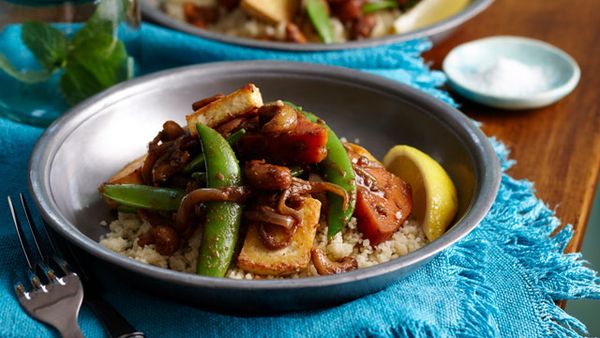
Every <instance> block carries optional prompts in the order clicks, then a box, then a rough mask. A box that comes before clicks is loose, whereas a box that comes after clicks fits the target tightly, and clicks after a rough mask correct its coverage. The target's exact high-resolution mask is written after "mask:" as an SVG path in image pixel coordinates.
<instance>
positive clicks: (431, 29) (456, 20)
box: [141, 0, 494, 52]
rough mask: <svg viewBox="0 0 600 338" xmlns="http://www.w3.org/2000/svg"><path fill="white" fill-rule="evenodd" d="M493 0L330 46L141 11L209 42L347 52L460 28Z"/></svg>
mask: <svg viewBox="0 0 600 338" xmlns="http://www.w3.org/2000/svg"><path fill="white" fill-rule="evenodd" d="M493 1H494V0H472V2H471V3H470V4H469V5H468V6H467V7H466V8H465V9H464V10H462V11H461V12H459V13H457V14H455V15H452V16H450V17H448V18H446V19H444V20H442V21H440V22H438V23H435V24H433V25H429V26H426V27H423V28H420V29H417V30H414V31H410V32H406V33H401V34H393V35H387V36H384V37H380V38H372V39H365V40H360V41H350V42H344V43H335V44H329V45H326V44H321V43H306V44H296V43H286V42H276V41H262V40H255V39H250V38H242V37H236V36H231V35H226V34H222V33H216V32H211V31H208V30H203V29H199V28H195V27H194V26H191V25H188V24H186V23H184V22H181V21H179V20H177V19H174V18H171V17H169V16H168V15H167V14H165V13H163V12H162V11H160V10H159V9H156V8H154V7H152V6H151V5H149V4H147V3H146V1H141V9H142V13H143V15H144V16H145V17H148V18H150V19H151V20H152V21H154V22H156V23H159V24H160V25H161V26H164V27H169V28H172V29H175V30H178V31H182V32H185V33H188V34H192V35H196V36H200V37H203V38H206V39H209V40H214V41H218V42H224V43H228V44H233V45H239V46H244V47H251V48H259V49H271V50H282V51H292V52H319V51H334V50H344V49H358V48H371V47H377V46H380V45H386V44H392V43H397V42H403V41H408V40H413V39H418V38H423V37H429V36H433V35H437V34H441V33H443V32H446V31H449V30H451V29H453V28H456V27H458V26H460V25H461V24H463V23H464V22H466V21H468V20H469V19H471V18H473V17H474V16H476V15H477V14H479V13H481V12H483V11H484V10H485V9H486V8H488V7H489V6H490V5H491V4H492V2H493Z"/></svg>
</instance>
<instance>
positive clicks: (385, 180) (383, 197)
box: [347, 144, 412, 245]
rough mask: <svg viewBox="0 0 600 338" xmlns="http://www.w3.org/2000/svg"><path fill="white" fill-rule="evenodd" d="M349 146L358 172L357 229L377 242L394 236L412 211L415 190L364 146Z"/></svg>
mask: <svg viewBox="0 0 600 338" xmlns="http://www.w3.org/2000/svg"><path fill="white" fill-rule="evenodd" d="M347 149H348V154H349V155H350V158H351V159H352V162H353V163H354V166H355V171H356V174H357V183H358V187H357V196H356V197H357V198H356V209H355V211H354V216H356V218H357V220H358V229H359V230H360V231H361V232H362V233H363V235H364V236H365V237H366V238H368V239H369V241H370V243H371V244H372V245H377V244H379V243H381V242H384V241H386V240H388V239H389V238H390V237H392V235H393V234H394V233H395V232H396V231H397V230H398V229H399V228H400V227H401V226H402V223H404V221H406V219H407V218H408V216H409V215H410V213H411V211H412V190H411V187H410V185H409V184H408V183H406V182H404V181H403V180H402V179H400V178H399V177H397V176H396V175H394V174H392V173H390V172H389V171H387V170H386V169H385V168H384V167H383V165H382V164H381V163H380V162H379V161H377V160H375V158H374V157H373V155H371V154H370V153H369V152H368V151H367V150H365V149H364V148H362V147H360V146H357V145H351V144H347Z"/></svg>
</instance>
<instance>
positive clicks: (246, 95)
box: [185, 83, 263, 135]
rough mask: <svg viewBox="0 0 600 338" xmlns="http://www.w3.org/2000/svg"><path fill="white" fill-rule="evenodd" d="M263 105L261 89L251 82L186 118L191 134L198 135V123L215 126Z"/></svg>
mask: <svg viewBox="0 0 600 338" xmlns="http://www.w3.org/2000/svg"><path fill="white" fill-rule="evenodd" d="M262 105H263V100H262V95H261V94H260V90H259V89H258V87H256V86H255V85H253V84H252V83H249V84H247V85H245V86H244V87H242V88H240V89H238V90H236V91H235V92H233V93H231V94H229V95H227V96H224V97H223V98H221V99H218V100H216V101H213V102H211V103H209V104H207V105H206V106H204V107H202V108H200V109H198V110H196V111H195V112H194V113H193V114H191V115H187V116H186V117H185V119H186V120H187V125H188V129H189V131H190V134H192V135H196V134H198V131H197V130H196V124H197V123H202V124H205V125H207V126H209V127H211V128H214V127H216V126H218V125H220V124H221V123H223V122H227V121H229V120H231V119H234V118H236V117H238V116H242V115H244V114H246V113H248V112H249V111H252V110H254V109H256V108H258V107H260V106H262Z"/></svg>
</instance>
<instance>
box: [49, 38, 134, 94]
mask: <svg viewBox="0 0 600 338" xmlns="http://www.w3.org/2000/svg"><path fill="white" fill-rule="evenodd" d="M86 34H87V33H86ZM81 41H82V42H80V43H78V44H76V45H74V48H73V49H72V50H71V51H70V53H69V56H68V58H67V63H66V66H65V68H64V69H65V73H64V75H63V77H62V78H61V80H60V89H61V92H62V94H63V96H64V97H65V99H66V100H67V102H68V103H70V104H76V103H77V102H80V101H82V100H83V99H85V98H86V97H89V96H91V95H94V94H96V93H98V92H100V91H102V90H104V89H106V88H108V87H110V86H112V85H113V84H115V83H117V82H119V81H120V80H122V79H126V78H128V77H129V76H128V63H127V59H128V57H127V51H126V50H125V45H124V44H123V43H122V42H121V41H118V40H115V39H114V38H113V37H112V35H109V34H106V33H104V32H101V31H96V34H93V35H89V36H88V37H87V38H86V39H85V40H81Z"/></svg>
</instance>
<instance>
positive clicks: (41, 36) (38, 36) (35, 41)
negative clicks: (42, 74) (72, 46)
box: [21, 21, 68, 71]
mask: <svg viewBox="0 0 600 338" xmlns="http://www.w3.org/2000/svg"><path fill="white" fill-rule="evenodd" d="M21 39H22V40H23V42H24V43H25V45H26V46H27V48H29V50H30V51H31V53H32V54H33V55H34V56H35V58H36V59H37V61H38V62H39V63H40V65H42V66H43V67H44V68H45V69H46V70H49V71H51V70H53V69H55V68H58V67H60V66H61V65H62V64H63V62H64V61H65V59H66V56H67V45H68V43H67V37H66V36H65V35H64V34H63V33H62V32H61V31H59V30H58V29H56V28H54V27H52V26H50V25H49V24H47V23H45V22H40V21H27V22H24V23H23V26H22V31H21Z"/></svg>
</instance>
